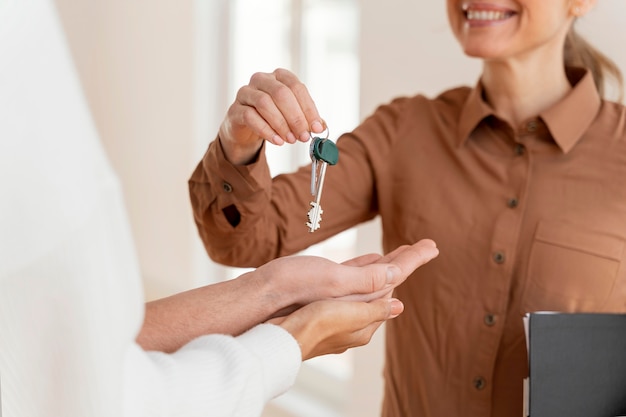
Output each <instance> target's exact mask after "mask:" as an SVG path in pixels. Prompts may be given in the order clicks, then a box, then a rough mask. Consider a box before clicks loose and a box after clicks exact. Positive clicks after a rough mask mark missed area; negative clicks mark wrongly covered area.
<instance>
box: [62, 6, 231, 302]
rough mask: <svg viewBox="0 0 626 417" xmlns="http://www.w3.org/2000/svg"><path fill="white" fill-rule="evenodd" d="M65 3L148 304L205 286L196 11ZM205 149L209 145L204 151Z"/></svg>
mask: <svg viewBox="0 0 626 417" xmlns="http://www.w3.org/2000/svg"><path fill="white" fill-rule="evenodd" d="M56 3H57V6H58V9H59V12H60V15H61V20H62V22H63V25H64V27H65V30H66V33H67V36H68V41H69V44H70V48H71V50H72V53H73V57H74V60H75V63H76V66H77V68H78V70H79V73H80V77H81V82H82V85H83V88H84V91H85V94H86V96H87V100H88V102H89V105H90V107H91V110H92V114H93V116H94V119H95V123H96V126H97V128H98V131H99V133H100V136H101V139H102V141H103V143H104V145H105V148H106V150H107V152H108V154H109V157H110V159H111V161H112V164H113V166H114V168H115V170H116V171H117V173H118V175H119V176H120V178H121V180H122V185H123V188H124V194H125V199H126V204H127V208H128V211H129V214H130V220H131V225H132V229H133V233H134V237H135V242H136V247H137V250H138V255H139V260H140V265H141V271H142V275H143V277H144V281H145V283H146V284H147V285H146V289H147V296H148V297H149V298H154V297H159V296H164V295H168V294H169V293H172V292H176V291H181V290H183V289H188V288H189V287H190V286H194V284H196V282H197V275H198V270H197V269H198V264H199V262H198V260H197V257H198V256H202V257H203V258H206V255H204V254H203V253H202V250H201V249H199V248H198V245H199V242H198V239H197V237H196V236H197V233H196V230H195V227H194V226H193V223H192V217H191V209H190V204H189V198H188V194H187V185H186V181H187V179H188V178H189V175H190V174H191V172H192V169H193V167H194V166H195V164H196V163H197V161H198V160H199V158H200V157H201V155H202V150H198V148H199V147H198V146H197V145H196V143H195V142H194V140H195V138H194V134H195V130H194V129H196V127H197V126H196V125H194V110H195V109H196V108H197V107H198V102H196V101H194V100H195V95H194V93H195V90H194V89H195V88H197V87H198V86H197V83H196V79H195V78H194V77H195V74H194V69H195V65H196V61H195V59H196V57H195V55H194V27H195V25H194V7H193V4H194V3H193V1H192V0H178V1H158V2H154V1H147V0H138V1H130V2H129V1H124V0H107V1H102V2H100V1H75V0H57V1H56ZM210 4H217V2H215V1H214V0H212V2H211V3H210ZM209 94H210V93H209V92H206V95H207V97H208V95H209ZM219 111H220V112H223V109H222V108H220V109H219ZM206 118H207V119H210V117H209V116H208V115H207V117H206ZM210 129H211V130H215V129H216V127H215V126H211V127H210ZM206 143H208V138H207V139H206V140H205V141H204V143H203V146H202V148H204V147H206Z"/></svg>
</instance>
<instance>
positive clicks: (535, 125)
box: [526, 120, 537, 133]
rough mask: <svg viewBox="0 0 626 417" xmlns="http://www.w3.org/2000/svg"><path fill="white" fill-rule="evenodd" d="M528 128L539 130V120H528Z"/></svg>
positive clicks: (530, 130)
mask: <svg viewBox="0 0 626 417" xmlns="http://www.w3.org/2000/svg"><path fill="white" fill-rule="evenodd" d="M526 130H527V131H529V132H531V133H532V132H534V131H535V130H537V122H536V121H534V120H531V121H530V122H528V123H527V124H526Z"/></svg>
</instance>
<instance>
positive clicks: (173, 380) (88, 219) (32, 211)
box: [0, 0, 300, 417]
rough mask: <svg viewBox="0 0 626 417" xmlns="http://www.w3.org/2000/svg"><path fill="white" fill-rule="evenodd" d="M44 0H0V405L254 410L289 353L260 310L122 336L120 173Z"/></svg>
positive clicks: (129, 264) (293, 369) (47, 415)
mask: <svg viewBox="0 0 626 417" xmlns="http://www.w3.org/2000/svg"><path fill="white" fill-rule="evenodd" d="M70 62H71V60H70V57H69V53H68V51H67V47H66V45H65V41H64V38H63V36H62V32H61V29H60V25H59V22H58V18H57V16H56V11H55V10H54V9H53V6H52V5H51V2H50V0H0V398H1V401H0V403H1V405H2V409H1V412H0V414H1V415H2V417H40V416H41V417H51V416H54V417H88V416H103V417H104V416H106V417H112V416H116V417H117V416H129V417H130V416H133V417H141V416H150V417H154V416H181V417H182V416H203V417H208V416H217V417H219V416H246V417H248V416H257V415H260V414H261V412H262V410H263V406H264V405H265V403H266V402H267V401H268V400H269V399H271V398H273V397H274V396H276V395H278V394H280V393H282V392H284V391H285V390H286V389H287V388H288V387H289V386H290V385H291V384H292V383H293V381H294V379H295V376H296V374H297V372H298V370H299V366H300V350H299V348H298V345H297V343H296V341H295V340H294V339H293V338H292V337H291V336H290V335H289V334H288V333H287V332H286V331H284V330H283V329H282V328H280V327H278V326H273V325H269V324H263V325H259V326H257V327H255V328H254V329H252V330H251V331H249V332H247V333H246V334H244V335H242V336H240V337H237V338H233V337H229V336H222V335H211V336H203V337H200V338H198V339H196V340H194V341H192V342H191V343H189V344H187V345H186V346H184V347H183V348H182V349H180V350H179V351H178V352H176V353H175V354H163V353H157V352H145V351H143V350H142V349H141V348H140V347H139V346H138V345H137V344H136V343H135V342H134V340H135V337H136V335H137V332H138V330H139V328H140V325H141V323H142V320H143V311H144V310H143V308H144V302H143V294H142V289H141V283H140V276H139V270H138V264H137V260H136V257H135V252H134V248H133V242H132V239H131V236H130V232H129V227H128V224H127V219H126V214H125V209H124V205H123V201H122V198H121V192H120V185H119V183H118V180H117V178H116V176H115V175H114V173H113V172H112V170H111V167H110V165H109V163H108V161H107V160H106V157H105V156H104V152H103V149H102V148H101V145H100V143H99V142H98V139H97V133H96V131H95V129H94V126H93V123H92V120H91V118H90V115H89V113H88V110H87V105H86V103H85V100H84V98H83V96H82V93H81V92H80V88H79V84H78V81H77V77H76V74H75V71H74V69H73V68H72V66H71V64H70Z"/></svg>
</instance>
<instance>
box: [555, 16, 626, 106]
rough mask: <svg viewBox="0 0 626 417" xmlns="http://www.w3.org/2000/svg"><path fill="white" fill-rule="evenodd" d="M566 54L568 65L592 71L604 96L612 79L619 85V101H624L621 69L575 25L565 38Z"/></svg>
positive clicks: (601, 94) (566, 64)
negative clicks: (583, 35)
mask: <svg viewBox="0 0 626 417" xmlns="http://www.w3.org/2000/svg"><path fill="white" fill-rule="evenodd" d="M564 56H565V62H564V63H565V66H566V67H570V66H574V67H583V68H587V69H589V70H590V71H591V73H592V74H593V79H594V81H595V83H596V87H597V89H598V92H599V93H600V96H602V97H604V93H605V84H606V82H607V80H608V79H612V80H613V81H614V82H615V83H616V84H617V87H618V91H619V101H622V99H623V97H624V79H623V77H622V73H621V71H620V69H619V68H618V67H617V65H616V64H615V63H614V62H613V61H612V60H611V59H609V58H608V57H607V56H606V55H604V54H602V53H601V52H600V51H598V50H597V49H596V48H594V47H593V46H591V44H590V43H589V42H587V41H586V40H585V39H584V38H583V37H582V36H580V35H579V34H578V33H577V32H576V31H575V30H574V26H572V27H571V28H570V31H569V33H568V34H567V38H566V39H565V49H564Z"/></svg>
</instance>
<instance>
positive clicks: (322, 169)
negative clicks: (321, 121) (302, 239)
mask: <svg viewBox="0 0 626 417" xmlns="http://www.w3.org/2000/svg"><path fill="white" fill-rule="evenodd" d="M309 156H310V157H311V194H312V195H313V196H314V197H315V201H312V202H311V203H310V205H311V209H310V210H309V212H308V214H307V216H308V219H309V221H308V222H307V223H306V225H307V227H308V228H309V232H311V233H313V232H314V231H316V230H317V229H319V228H320V222H321V221H322V213H323V212H324V211H323V210H322V206H321V205H320V200H321V198H322V186H323V185H324V177H325V176H326V168H327V167H328V165H329V164H330V165H335V164H336V163H337V161H338V160H339V151H338V150H337V146H336V145H335V143H334V142H333V141H332V140H329V139H328V138H326V139H322V138H318V137H315V138H313V139H311V146H310V147H309Z"/></svg>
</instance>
